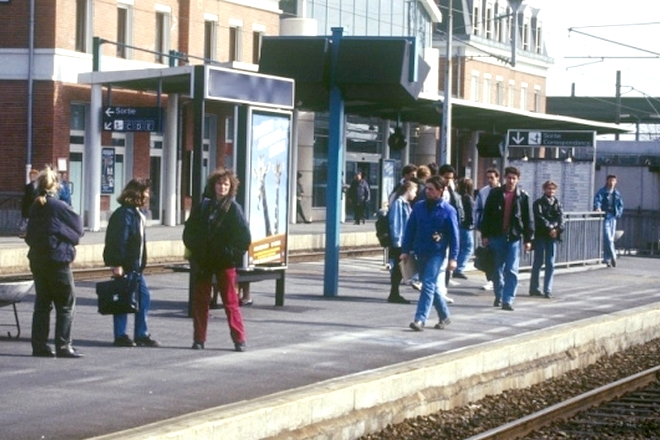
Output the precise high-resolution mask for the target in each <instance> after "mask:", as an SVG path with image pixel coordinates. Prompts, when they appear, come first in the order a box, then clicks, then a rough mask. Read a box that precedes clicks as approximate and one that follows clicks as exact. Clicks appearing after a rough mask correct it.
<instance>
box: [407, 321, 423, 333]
mask: <svg viewBox="0 0 660 440" xmlns="http://www.w3.org/2000/svg"><path fill="white" fill-rule="evenodd" d="M410 328H411V329H412V330H413V331H416V332H422V331H424V323H423V322H422V321H413V322H411V323H410Z"/></svg>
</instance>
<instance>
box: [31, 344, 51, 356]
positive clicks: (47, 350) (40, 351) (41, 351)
mask: <svg viewBox="0 0 660 440" xmlns="http://www.w3.org/2000/svg"><path fill="white" fill-rule="evenodd" d="M32 356H34V357H40V358H54V357H55V353H53V350H52V349H51V348H50V347H49V346H47V345H46V346H45V347H43V348H40V349H38V350H36V349H32Z"/></svg>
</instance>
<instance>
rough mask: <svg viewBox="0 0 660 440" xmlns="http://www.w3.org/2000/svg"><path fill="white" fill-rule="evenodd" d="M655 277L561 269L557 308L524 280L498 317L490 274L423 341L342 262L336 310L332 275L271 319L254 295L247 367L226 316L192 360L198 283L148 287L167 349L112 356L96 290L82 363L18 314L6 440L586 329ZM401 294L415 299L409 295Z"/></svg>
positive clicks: (80, 309) (76, 431)
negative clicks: (44, 344) (191, 305)
mask: <svg viewBox="0 0 660 440" xmlns="http://www.w3.org/2000/svg"><path fill="white" fill-rule="evenodd" d="M658 267H659V260H657V259H646V258H638V257H623V258H620V260H619V265H618V267H617V268H616V269H607V268H605V267H604V266H603V265H593V266H587V267H579V268H575V269H570V268H569V269H561V270H559V271H558V274H557V275H556V280H555V291H556V296H555V297H554V298H553V299H551V300H547V299H540V298H530V297H529V296H527V289H528V283H527V281H526V280H525V278H526V276H525V275H523V280H522V281H521V286H520V290H519V296H518V298H517V299H516V302H515V304H514V307H515V311H514V312H506V311H502V310H500V309H496V308H493V307H492V302H493V297H492V292H486V291H483V290H481V289H480V286H481V285H482V284H483V280H484V279H483V274H481V273H478V272H470V273H469V274H468V275H469V277H470V279H469V280H461V285H460V286H456V287H452V288H450V295H451V296H452V297H453V298H454V299H455V304H454V305H452V306H451V309H450V310H451V312H452V324H451V325H450V326H449V327H448V328H447V329H446V330H443V331H439V330H433V329H427V330H426V331H424V332H421V333H414V332H412V331H410V330H409V329H408V324H409V322H410V321H411V319H412V317H413V313H414V310H415V304H411V305H395V304H388V303H386V302H385V298H386V296H387V293H388V289H389V279H388V275H387V272H386V271H385V269H384V267H383V266H382V261H381V259H380V258H378V257H372V258H358V259H342V260H341V261H340V279H339V296H338V297H334V298H326V297H323V296H322V285H323V276H322V274H323V263H322V262H310V263H296V264H293V265H291V266H290V268H289V270H288V272H287V280H286V290H287V293H286V303H285V305H284V306H283V307H275V306H273V303H274V301H273V297H274V288H275V286H274V284H275V283H274V282H270V281H265V282H261V283H256V284H254V285H253V287H252V291H253V297H254V306H252V307H244V308H243V309H242V310H243V316H244V319H245V325H246V330H247V335H248V351H247V352H245V353H235V352H233V351H232V349H233V346H232V343H231V340H230V338H229V331H228V328H227V324H226V319H225V317H224V312H223V311H222V310H214V311H212V318H211V320H210V324H209V334H208V342H207V348H206V350H204V351H194V350H191V348H190V347H191V344H192V322H191V320H190V319H189V318H187V316H186V310H187V303H186V299H187V295H188V292H187V283H188V278H187V275H186V274H182V273H172V274H160V275H153V276H149V277H148V283H149V284H150V286H151V291H152V310H151V313H150V321H149V328H150V330H151V332H152V334H153V335H154V337H155V338H157V339H158V340H160V342H161V343H162V347H160V348H115V347H112V346H111V343H112V321H111V318H110V317H107V316H101V315H99V314H97V312H96V298H95V294H94V284H95V283H94V282H93V281H85V282H79V283H78V285H77V295H78V302H77V308H76V318H75V322H74V326H73V337H74V344H75V346H76V347H77V348H78V349H80V351H81V352H83V353H84V354H85V357H84V358H82V359H75V360H71V359H43V358H33V357H31V348H30V339H29V338H30V328H29V327H30V323H31V311H32V303H33V295H32V294H30V295H28V296H27V297H26V300H25V301H24V302H22V303H19V304H18V305H17V306H18V312H19V317H20V320H21V323H22V324H23V327H24V328H23V334H22V335H21V338H20V339H19V340H7V339H6V338H3V339H2V340H0V390H1V393H2V402H3V405H2V406H3V410H2V411H0V427H2V428H1V432H2V434H1V435H0V437H2V438H6V439H41V438H43V439H78V438H87V437H91V436H95V435H101V434H106V433H111V432H115V431H119V430H122V429H127V428H131V427H136V426H141V425H145V424H147V423H150V422H154V421H159V420H164V419H168V418H170V417H174V416H178V415H182V414H187V413H191V412H193V411H198V410H202V409H207V408H212V407H216V406H220V405H225V404H230V403H240V402H246V403H247V402H248V401H249V400H250V399H254V398H259V397H262V396H266V395H269V394H272V393H275V392H279V391H284V390H290V389H294V388H297V387H300V386H304V385H310V384H315V383H318V382H321V381H324V380H327V379H332V378H338V377H342V376H345V375H349V374H353V373H358V372H363V371H366V370H371V369H377V368H379V367H383V366H388V365H393V364H397V363H400V362H404V361H410V360H415V359H421V358H423V357H426V356H432V355H435V354H438V353H443V352H447V351H449V350H456V349H460V348H461V347H468V346H471V345H475V344H479V343H485V342H486V343H487V342H489V341H498V340H502V339H505V338H508V337H511V336H515V335H518V334H521V333H525V332H535V331H543V330H544V329H546V328H549V327H551V326H555V325H559V324H565V323H570V322H575V325H579V321H580V320H582V319H585V318H590V317H594V316H601V315H607V314H610V313H613V312H616V311H619V310H623V309H629V308H633V307H640V306H643V305H645V304H653V303H657V302H658V301H660V289H658V275H657V273H658ZM402 293H403V295H404V296H406V297H407V298H409V299H416V298H417V295H418V294H417V292H416V291H414V290H413V289H412V288H410V287H402ZM12 319H13V314H12V312H11V308H9V307H3V308H0V324H7V323H10V322H11V321H12ZM432 319H433V321H431V323H433V322H434V321H435V319H436V317H435V316H434V315H432ZM132 321H133V320H132V318H129V325H132ZM0 334H2V335H4V334H6V331H5V327H0ZM51 336H52V335H51ZM264 423H267V420H264Z"/></svg>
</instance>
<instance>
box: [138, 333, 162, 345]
mask: <svg viewBox="0 0 660 440" xmlns="http://www.w3.org/2000/svg"><path fill="white" fill-rule="evenodd" d="M135 344H136V345H137V346H138V347H160V342H158V341H157V340H155V339H153V338H152V337H151V335H146V336H142V337H141V338H135Z"/></svg>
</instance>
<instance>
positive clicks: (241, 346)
mask: <svg viewBox="0 0 660 440" xmlns="http://www.w3.org/2000/svg"><path fill="white" fill-rule="evenodd" d="M245 350H247V345H245V342H235V343H234V351H241V352H242V351H245Z"/></svg>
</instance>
